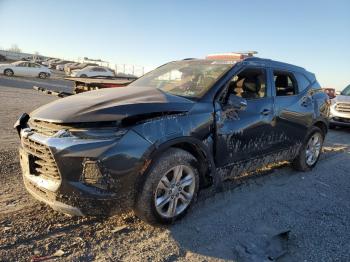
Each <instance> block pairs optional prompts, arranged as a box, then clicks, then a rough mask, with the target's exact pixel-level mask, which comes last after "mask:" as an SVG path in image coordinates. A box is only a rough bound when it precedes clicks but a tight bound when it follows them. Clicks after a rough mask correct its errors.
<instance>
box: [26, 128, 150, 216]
mask: <svg viewBox="0 0 350 262" xmlns="http://www.w3.org/2000/svg"><path fill="white" fill-rule="evenodd" d="M22 133H23V132H22ZM21 136H22V137H21V147H20V156H21V157H20V163H21V168H22V174H23V180H24V185H25V187H26V189H27V190H28V192H29V193H30V194H31V195H32V196H33V197H34V198H36V199H38V200H39V201H41V202H44V203H46V204H47V205H49V206H51V207H52V208H53V209H54V210H57V211H60V212H63V213H66V214H70V215H79V216H82V215H109V214H116V213H120V212H121V211H123V210H125V209H129V208H130V207H132V205H133V203H134V197H135V184H136V179H137V175H138V174H139V172H140V169H141V167H142V165H143V160H142V157H143V153H144V152H145V150H147V149H148V148H149V146H150V144H149V142H147V141H146V140H145V139H143V138H141V137H140V136H139V135H138V134H136V133H135V132H133V131H129V132H128V133H126V134H125V135H124V136H123V137H122V138H120V139H117V140H113V139H110V140H91V139H77V138H76V137H62V138H57V137H47V136H43V135H40V134H36V133H32V134H30V135H29V136H28V137H26V138H25V137H23V134H21ZM28 141H31V142H30V143H34V145H35V146H37V148H38V150H39V151H38V152H39V153H40V152H41V151H42V152H44V149H45V150H47V151H45V152H47V154H49V155H48V156H46V155H45V156H42V155H40V154H39V153H38V152H36V151H33V150H34V149H35V148H34V149H32V148H30V147H28V145H27V144H28ZM40 150H41V151H40ZM32 154H36V155H34V157H33V155H32ZM50 156H51V157H52V159H50ZM39 157H41V159H40V158H39ZM43 159H44V160H45V159H47V161H51V162H50V163H53V162H54V163H55V164H56V167H57V171H58V175H57V174H56V173H53V174H51V173H49V170H51V171H52V170H56V169H54V167H52V166H49V167H48V169H47V170H48V171H47V174H46V173H45V172H42V173H38V172H36V171H35V169H36V168H37V165H36V164H35V163H36V161H37V162H39V163H42V160H43ZM86 161H90V162H91V161H95V162H98V163H99V166H100V167H101V169H100V171H101V174H102V176H103V181H104V186H105V188H103V189H101V188H99V187H96V186H94V185H91V184H87V183H86V181H84V177H83V175H82V174H83V164H84V163H85V162H86ZM33 165H36V166H34V167H33ZM43 165H44V164H43Z"/></svg>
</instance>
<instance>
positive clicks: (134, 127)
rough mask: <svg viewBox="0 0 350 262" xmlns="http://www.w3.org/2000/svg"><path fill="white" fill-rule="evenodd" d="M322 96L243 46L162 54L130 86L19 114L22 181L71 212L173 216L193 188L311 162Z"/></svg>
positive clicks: (323, 110) (325, 106)
mask: <svg viewBox="0 0 350 262" xmlns="http://www.w3.org/2000/svg"><path fill="white" fill-rule="evenodd" d="M328 114H329V100H328V97H327V96H326V95H325V94H324V93H323V91H322V90H321V88H320V85H319V84H318V82H317V80H316V78H315V76H314V74H312V73H310V72H308V71H306V70H305V69H303V68H301V67H297V66H294V65H290V64H286V63H281V62H276V61H272V60H268V59H261V58H256V57H249V56H248V57H247V56H244V55H241V56H234V58H227V56H225V57H224V58H220V57H219V58H213V59H185V60H182V61H176V62H170V63H168V64H165V65H163V66H161V67H159V68H157V69H155V70H154V71H152V72H150V73H148V74H146V75H144V76H143V77H141V78H139V79H137V80H135V81H134V82H133V83H131V84H130V85H129V86H126V87H119V88H111V89H103V90H97V91H91V92H86V93H83V94H79V95H73V96H71V97H68V98H63V99H60V100H57V101H54V102H52V103H50V104H47V105H45V106H42V107H41V108H39V109H37V110H35V111H34V112H32V113H31V114H30V115H27V114H23V115H22V116H21V117H20V119H19V120H18V121H17V123H16V124H15V127H16V128H17V130H18V132H19V134H20V137H21V146H20V156H21V166H22V170H23V178H24V184H25V186H26V188H27V190H28V191H29V192H30V193H31V194H32V195H33V196H34V197H35V198H37V199H38V200H40V201H43V202H45V203H47V204H48V205H50V206H51V207H52V208H54V209H56V210H59V211H62V212H65V213H69V214H73V215H88V214H91V215H100V214H113V213H116V212H118V211H120V210H124V209H125V208H132V209H134V210H135V212H136V214H137V215H138V216H139V217H140V218H142V219H144V220H146V221H147V222H149V223H169V222H172V221H174V220H176V219H177V218H179V217H181V216H183V215H184V214H185V212H186V210H187V209H188V208H189V206H190V205H191V204H192V203H193V202H194V201H195V199H196V195H197V193H198V191H199V190H200V189H201V188H203V187H208V186H215V187H218V188H220V186H221V185H222V182H223V180H225V179H227V178H230V177H234V176H237V175H239V174H240V173H242V172H246V171H252V170H255V169H257V168H259V167H261V166H263V165H266V164H268V163H271V162H276V161H281V160H288V161H291V162H292V163H293V166H294V167H295V168H296V169H298V170H309V169H311V168H313V167H314V166H315V164H316V162H317V160H318V158H319V155H320V152H321V147H322V144H323V141H324V138H325V135H326V133H327V129H328V122H327V119H328Z"/></svg>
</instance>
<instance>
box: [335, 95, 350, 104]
mask: <svg viewBox="0 0 350 262" xmlns="http://www.w3.org/2000/svg"><path fill="white" fill-rule="evenodd" d="M334 101H335V102H339V103H340V102H345V103H350V96H344V95H337V96H336V97H335V98H334Z"/></svg>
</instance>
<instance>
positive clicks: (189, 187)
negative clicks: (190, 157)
mask: <svg viewBox="0 0 350 262" xmlns="http://www.w3.org/2000/svg"><path fill="white" fill-rule="evenodd" d="M195 179H196V177H195V175H194V171H193V169H192V168H191V167H189V166H185V165H178V166H175V167H173V168H171V169H170V170H168V171H167V172H166V173H165V174H164V176H163V177H162V178H161V179H160V181H159V183H158V186H157V188H156V191H155V198H154V201H155V207H156V210H157V212H158V214H159V215H160V216H162V217H165V218H174V217H176V216H177V215H179V214H181V213H182V212H183V211H184V210H185V209H186V208H187V207H188V205H189V204H190V203H191V201H192V199H193V196H194V192H195V186H196V181H195Z"/></svg>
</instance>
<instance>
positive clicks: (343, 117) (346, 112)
mask: <svg viewBox="0 0 350 262" xmlns="http://www.w3.org/2000/svg"><path fill="white" fill-rule="evenodd" d="M331 103H332V105H331V113H330V124H329V125H330V127H335V126H346V127H350V85H348V86H347V87H345V88H344V90H343V91H341V92H340V94H339V95H337V96H336V97H335V98H334V99H332V100H331Z"/></svg>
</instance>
